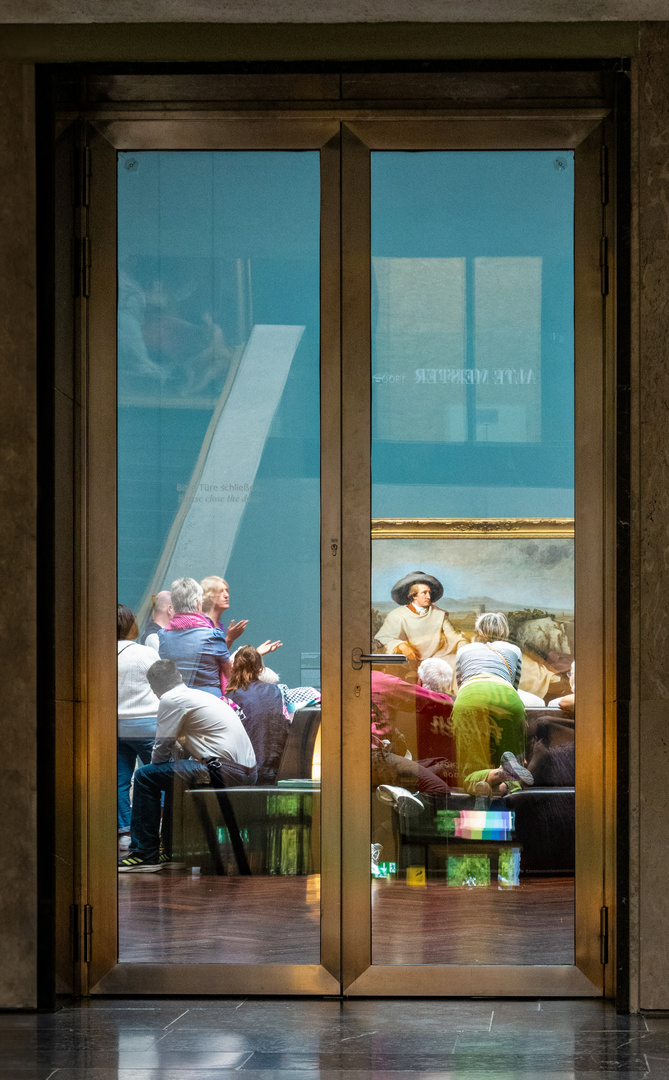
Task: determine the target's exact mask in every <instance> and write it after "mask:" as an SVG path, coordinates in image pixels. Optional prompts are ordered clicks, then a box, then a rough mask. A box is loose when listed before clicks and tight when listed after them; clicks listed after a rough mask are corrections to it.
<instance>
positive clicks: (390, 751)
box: [372, 704, 450, 802]
mask: <svg viewBox="0 0 669 1080" xmlns="http://www.w3.org/2000/svg"><path fill="white" fill-rule="evenodd" d="M387 786H390V787H392V788H396V789H397V791H398V792H401V794H402V795H404V792H405V791H408V792H414V791H424V792H426V793H429V794H432V795H448V793H449V791H450V788H449V786H448V784H447V783H446V781H445V780H444V779H443V777H442V776H441V775H440V773H439V768H438V765H429V766H426V765H424V764H422V763H421V762H420V761H413V760H412V759H411V757H407V756H406V743H405V742H404V741H403V737H402V735H401V732H399V731H397V729H396V728H392V727H391V726H390V724H389V723H388V722H387V720H386V719H385V718H384V717H383V716H382V715H381V713H380V712H379V710H378V709H377V708H376V706H375V705H374V704H372V787H373V788H379V787H387ZM381 796H382V798H384V801H387V802H396V799H397V796H396V795H394V794H393V797H391V798H385V797H384V796H385V793H383V792H382V793H381Z"/></svg>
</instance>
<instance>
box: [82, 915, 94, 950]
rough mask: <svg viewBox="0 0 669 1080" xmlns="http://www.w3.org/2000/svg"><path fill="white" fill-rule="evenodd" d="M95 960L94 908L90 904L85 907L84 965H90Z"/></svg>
mask: <svg viewBox="0 0 669 1080" xmlns="http://www.w3.org/2000/svg"><path fill="white" fill-rule="evenodd" d="M92 959H93V908H92V906H91V905H90V904H86V905H85V907H84V957H83V960H84V963H85V964H90V962H91V960H92Z"/></svg>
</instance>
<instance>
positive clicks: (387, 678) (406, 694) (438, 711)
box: [371, 659, 454, 808]
mask: <svg viewBox="0 0 669 1080" xmlns="http://www.w3.org/2000/svg"><path fill="white" fill-rule="evenodd" d="M418 670H419V677H420V678H421V681H422V679H423V677H424V678H425V679H426V680H427V681H429V682H432V684H433V685H434V686H437V685H438V686H444V685H449V684H450V681H451V678H452V671H451V668H450V665H449V664H447V663H446V662H445V661H443V660H440V659H432V660H427V661H423V663H422V664H421V665H420V667H419V669H418ZM421 672H422V674H421ZM371 683H372V786H373V787H376V788H377V789H378V788H379V787H381V788H382V789H386V788H389V789H392V790H389V791H386V790H381V791H380V793H379V794H380V797H381V798H382V799H383V801H387V802H391V803H393V804H394V805H396V806H402V805H403V801H404V807H405V808H406V804H407V803H408V802H409V800H408V799H407V795H408V794H409V793H410V792H415V791H422V792H426V793H430V794H434V795H447V794H448V792H449V790H450V789H449V786H448V783H447V779H446V778H447V776H448V775H449V773H450V771H451V769H453V768H454V763H453V761H452V760H451V759H452V748H451V741H452V740H451V738H450V722H449V717H450V712H451V707H452V701H453V699H452V698H451V697H450V695H449V694H446V693H443V692H438V691H435V690H433V689H430V688H428V687H427V686H422V685H416V684H412V683H407V682H404V681H403V680H402V679H398V678H397V677H396V676H394V675H387V674H386V673H385V672H382V671H375V670H372V673H371ZM437 719H438V721H439V723H440V725H441V728H442V734H443V735H444V736H446V737H447V739H448V742H447V743H446V748H447V750H448V753H447V755H446V756H435V757H431V758H429V759H426V760H419V761H413V760H412V759H411V757H407V756H406V755H407V746H406V740H405V737H404V735H403V733H402V731H401V729H400V728H398V727H397V726H396V725H397V724H398V723H399V724H400V725H402V722H403V720H404V721H405V722H409V723H411V722H413V723H415V724H416V728H417V729H418V730H419V731H420V726H421V724H430V723H433V722H434V721H435V720H437ZM419 742H420V736H419ZM414 802H415V800H414ZM419 807H420V804H418V808H419Z"/></svg>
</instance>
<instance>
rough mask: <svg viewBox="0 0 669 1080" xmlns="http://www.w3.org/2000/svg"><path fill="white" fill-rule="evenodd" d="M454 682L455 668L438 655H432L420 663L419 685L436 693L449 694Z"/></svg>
mask: <svg viewBox="0 0 669 1080" xmlns="http://www.w3.org/2000/svg"><path fill="white" fill-rule="evenodd" d="M452 683H453V668H452V667H451V665H450V664H448V663H447V662H446V661H445V660H442V659H441V658H440V657H438V656H431V657H430V658H429V659H428V660H423V661H422V662H421V663H420V664H419V665H418V685H419V686H424V687H426V688H427V689H428V690H434V692H435V694H448V693H449V691H450V688H451V686H452Z"/></svg>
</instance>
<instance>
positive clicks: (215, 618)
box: [200, 574, 281, 656]
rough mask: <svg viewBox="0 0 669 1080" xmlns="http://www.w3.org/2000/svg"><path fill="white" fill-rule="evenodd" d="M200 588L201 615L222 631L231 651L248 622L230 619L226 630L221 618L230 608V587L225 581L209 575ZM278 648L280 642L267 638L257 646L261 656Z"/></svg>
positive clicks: (203, 579)
mask: <svg viewBox="0 0 669 1080" xmlns="http://www.w3.org/2000/svg"><path fill="white" fill-rule="evenodd" d="M200 586H201V588H202V614H203V615H205V616H206V618H207V619H209V621H210V623H211V624H212V625H213V626H214V627H215V629H217V630H222V631H223V633H224V634H225V641H226V644H227V646H228V649H231V648H232V646H233V643H234V642H235V641H236V640H237V638H238V637H241V635H242V634H243V633H244V631H245V630H246V627H247V626H248V624H249V620H248V619H240V620H239V622H235V620H234V619H230V622H229V623H228V627H227V629H226V628H225V626H224V625H223V623H222V621H221V616H222V615H223V612H224V611H227V610H228V608H229V607H230V586H229V585H228V583H227V581H225V580H224V578H222V577H218V576H217V575H216V574H210V575H209V577H206V578H202V581H201V582H200ZM280 648H281V642H280V641H270V639H269V638H268V639H267V641H263V643H262V645H258V652H259V653H260V655H261V656H266V655H267V653H271V652H276V650H277V649H280Z"/></svg>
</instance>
